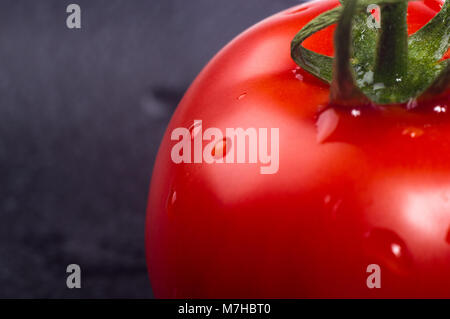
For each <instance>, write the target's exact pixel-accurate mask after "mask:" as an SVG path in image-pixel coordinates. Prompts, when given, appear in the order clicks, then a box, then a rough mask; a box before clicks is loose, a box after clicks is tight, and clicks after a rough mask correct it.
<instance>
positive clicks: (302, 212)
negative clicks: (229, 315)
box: [146, 0, 450, 298]
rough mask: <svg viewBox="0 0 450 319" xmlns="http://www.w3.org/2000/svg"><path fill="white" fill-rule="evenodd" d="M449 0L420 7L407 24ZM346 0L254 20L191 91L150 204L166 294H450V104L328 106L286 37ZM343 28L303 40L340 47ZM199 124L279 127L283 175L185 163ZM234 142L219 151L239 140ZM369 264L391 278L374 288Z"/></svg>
mask: <svg viewBox="0 0 450 319" xmlns="http://www.w3.org/2000/svg"><path fill="white" fill-rule="evenodd" d="M439 4H440V2H437V1H432V0H427V1H419V2H412V3H410V4H409V9H408V32H409V33H413V32H415V31H416V30H418V29H419V28H420V27H421V26H423V25H424V24H425V23H426V22H427V21H428V20H430V19H431V18H432V17H433V16H434V15H435V14H436V12H437V11H438V10H439V8H440V5H439ZM337 5H339V3H338V1H337V0H324V1H314V2H310V3H306V4H303V5H300V6H298V7H295V8H291V9H289V10H286V11H284V12H281V13H279V14H276V15H274V16H272V17H270V18H268V19H266V20H264V21H263V22H261V23H259V24H257V25H256V26H254V27H252V28H250V29H249V30H247V31H246V32H244V33H243V34H241V35H240V36H239V37H237V38H236V39H235V40H233V41H232V42H231V43H230V44H228V45H227V46H226V47H225V48H224V49H223V50H222V51H221V52H219V53H218V55H217V56H215V57H214V59H213V60H212V61H211V62H210V63H209V64H208V65H207V66H206V67H205V69H204V70H203V71H202V72H201V74H200V75H199V76H198V77H197V79H196V80H195V81H194V83H193V84H192V85H191V87H190V89H189V90H188V92H187V93H186V95H185V96H184V98H183V99H182V101H181V103H180V105H179V106H178V108H177V110H176V112H175V114H174V115H173V118H172V120H171V122H170V124H169V127H168V129H167V131H166V134H165V136H164V138H163V141H162V144H161V146H160V150H159V154H158V157H157V161H156V164H155V167H154V172H153V177H152V182H151V191H150V196H149V203H148V214H147V225H146V227H147V234H146V245H147V262H148V267H149V274H150V279H151V283H152V287H153V289H154V293H155V296H156V297H158V298H304V297H306V298H310V297H320V298H322V297H324V298H327V297H450V138H449V137H450V118H449V115H448V113H450V109H448V106H447V102H449V103H450V100H449V99H445V98H442V99H440V100H439V101H434V102H433V103H428V104H426V105H420V106H418V107H416V108H415V109H414V110H408V109H406V108H402V107H392V108H381V107H380V108H377V109H368V108H364V107H362V106H361V107H360V108H359V107H355V108H353V109H345V110H343V109H339V108H333V107H330V106H329V105H328V101H329V86H328V85H327V84H325V83H322V82H321V81H320V80H318V79H316V78H314V77H313V76H311V75H310V74H308V73H306V72H304V71H303V70H302V69H301V68H299V67H297V66H296V64H295V63H294V62H293V61H292V59H291V57H290V51H289V50H290V47H289V46H290V42H291V40H292V38H293V37H294V36H295V34H296V33H297V32H298V30H299V29H300V28H301V27H302V26H304V25H305V24H306V23H307V22H308V21H310V20H311V19H312V18H314V17H316V16H317V15H319V14H320V13H322V12H324V11H326V10H329V9H331V8H334V7H336V6H337ZM334 29H335V27H334V26H331V27H328V28H327V29H325V30H322V31H320V32H318V33H317V34H314V35H313V36H312V37H311V38H309V39H308V40H306V42H305V47H307V48H309V49H312V50H314V51H316V52H319V53H322V54H327V55H332V54H333V31H334ZM449 106H450V105H449ZM195 120H201V121H202V125H203V127H204V129H206V128H207V127H215V128H219V129H221V130H222V131H225V130H226V128H244V129H247V128H279V169H278V171H277V172H276V173H275V174H261V173H260V166H259V165H255V164H249V163H233V164H227V163H222V164H219V163H214V164H207V163H201V164H199V163H180V164H176V163H174V162H173V160H172V158H171V150H172V148H173V146H174V144H175V142H174V141H172V140H171V133H172V132H173V131H174V130H175V129H176V128H179V127H185V128H189V127H191V126H192V123H193V122H194V121H195ZM192 131H193V130H192V129H191V132H192ZM192 134H193V135H195V134H194V133H192ZM204 143H206V142H204ZM227 143H228V144H231V145H227ZM223 144H225V145H226V147H225V148H224V149H223V150H222V151H221V152H219V154H218V155H219V156H220V155H221V154H222V155H225V154H226V152H227V149H231V148H232V147H233V145H232V144H233V143H232V142H230V141H225V143H222V144H221V146H220V147H223ZM216 156H217V154H216ZM371 264H377V265H379V266H380V269H381V288H374V289H370V288H368V286H367V278H368V276H369V275H370V273H368V272H367V269H368V268H367V267H368V266H369V265H371Z"/></svg>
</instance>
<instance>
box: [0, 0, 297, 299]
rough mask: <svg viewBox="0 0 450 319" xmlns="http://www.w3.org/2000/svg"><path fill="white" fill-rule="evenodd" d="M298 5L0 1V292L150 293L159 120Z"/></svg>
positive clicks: (193, 0)
mask: <svg viewBox="0 0 450 319" xmlns="http://www.w3.org/2000/svg"><path fill="white" fill-rule="evenodd" d="M70 3H77V4H79V5H80V6H81V10H82V29H81V30H69V29H68V28H67V27H66V22H65V21H66V17H67V15H68V14H66V7H67V5H68V4H70ZM298 3H300V1H299V0H245V1H243V0H220V1H219V0H189V1H186V0H108V1H106V0H84V1H62V0H39V1H29V0H10V1H6V0H0V44H1V45H0V214H1V215H0V216H1V217H0V218H1V219H0V297H8V298H11V297H13V298H16V297H21V298H22V297H26V298H29V297H33V298H54V297H64V298H65V297H84V298H104V297H125V298H133V297H141V298H147V297H152V292H151V288H150V283H149V280H148V276H147V269H146V264H145V249H144V228H145V223H144V221H145V210H146V201H147V192H148V187H149V182H150V177H151V170H152V167H153V162H154V159H155V156H156V152H157V148H158V146H159V142H160V139H161V138H162V135H163V133H164V130H165V127H166V125H167V123H168V121H169V119H170V116H171V114H172V112H173V110H174V108H175V107H176V105H177V103H178V101H179V100H180V98H181V97H182V95H183V93H184V91H185V90H186V89H187V87H188V86H189V84H190V82H191V81H192V80H193V79H194V78H195V76H196V75H197V74H198V73H199V72H200V70H201V68H202V67H203V66H204V65H205V63H206V62H207V61H208V60H209V59H210V58H211V57H212V56H213V55H214V54H215V53H216V52H217V51H218V50H219V49H220V48H221V47H223V46H224V45H225V44H226V43H227V42H228V41H230V40H231V39H232V38H233V37H234V36H236V35H237V34H239V33H240V32H242V31H243V30H245V29H246V28H247V27H249V26H251V25H252V24H254V23H256V22H258V21H259V20H261V19H263V18H265V17H267V16H269V15H271V14H273V13H276V12H278V11H280V10H283V9H286V8H288V7H290V6H293V5H296V4H298ZM71 263H76V264H79V265H80V266H81V269H82V288H81V289H73V290H69V289H68V288H66V276H67V274H66V272H65V271H66V267H67V265H68V264H71Z"/></svg>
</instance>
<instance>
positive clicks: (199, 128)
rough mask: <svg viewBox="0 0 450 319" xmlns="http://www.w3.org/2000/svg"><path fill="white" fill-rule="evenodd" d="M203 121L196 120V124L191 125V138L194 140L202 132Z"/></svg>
mask: <svg viewBox="0 0 450 319" xmlns="http://www.w3.org/2000/svg"><path fill="white" fill-rule="evenodd" d="M201 131H202V122H201V121H194V124H192V125H191V126H189V133H190V134H191V139H192V140H193V139H194V138H195V137H196V136H197V135H198V134H201Z"/></svg>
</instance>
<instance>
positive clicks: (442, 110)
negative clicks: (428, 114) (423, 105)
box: [433, 105, 447, 113]
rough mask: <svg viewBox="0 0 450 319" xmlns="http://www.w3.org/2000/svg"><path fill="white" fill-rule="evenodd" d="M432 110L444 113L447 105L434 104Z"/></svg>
mask: <svg viewBox="0 0 450 319" xmlns="http://www.w3.org/2000/svg"><path fill="white" fill-rule="evenodd" d="M433 111H435V112H436V113H445V112H447V106H441V105H436V106H435V107H434V108H433Z"/></svg>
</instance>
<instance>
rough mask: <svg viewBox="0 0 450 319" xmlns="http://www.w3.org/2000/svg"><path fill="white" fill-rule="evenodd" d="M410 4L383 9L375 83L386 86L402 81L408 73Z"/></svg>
mask: <svg viewBox="0 0 450 319" xmlns="http://www.w3.org/2000/svg"><path fill="white" fill-rule="evenodd" d="M407 9H408V3H407V2H406V1H405V2H399V3H392V4H386V5H383V6H382V7H381V30H380V35H379V39H378V46H377V55H376V61H375V69H374V79H375V82H379V83H383V84H384V85H385V86H388V85H394V84H395V83H396V82H398V81H401V80H402V79H403V77H404V76H405V75H406V72H407V63H408V30H407V24H406V13H407Z"/></svg>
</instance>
